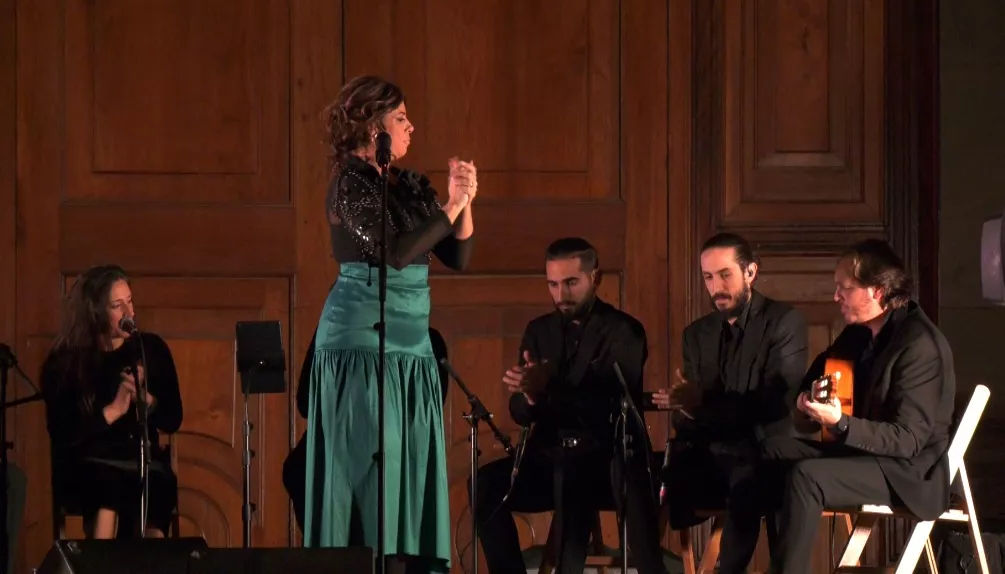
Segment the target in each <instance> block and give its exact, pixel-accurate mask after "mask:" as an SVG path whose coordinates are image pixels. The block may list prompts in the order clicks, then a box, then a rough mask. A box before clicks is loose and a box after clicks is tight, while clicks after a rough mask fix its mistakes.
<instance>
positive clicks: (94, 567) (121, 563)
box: [37, 538, 208, 574]
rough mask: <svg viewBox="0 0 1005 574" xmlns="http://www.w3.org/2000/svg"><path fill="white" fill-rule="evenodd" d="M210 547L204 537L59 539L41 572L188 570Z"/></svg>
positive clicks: (157, 573) (163, 573)
mask: <svg viewBox="0 0 1005 574" xmlns="http://www.w3.org/2000/svg"><path fill="white" fill-rule="evenodd" d="M207 549H208V546H207V545H206V541H205V540H203V539H202V538H146V539H139V540H57V541H56V542H55V543H54V544H53V545H52V548H51V549H50V550H49V553H48V554H46V555H45V558H44V559H43V560H42V565H41V566H39V567H38V570H37V572H38V574H98V573H101V574H118V573H120V572H121V573H122V574H187V571H188V568H189V559H190V558H191V557H192V556H193V555H198V554H199V553H201V552H205V551H206V550H207Z"/></svg>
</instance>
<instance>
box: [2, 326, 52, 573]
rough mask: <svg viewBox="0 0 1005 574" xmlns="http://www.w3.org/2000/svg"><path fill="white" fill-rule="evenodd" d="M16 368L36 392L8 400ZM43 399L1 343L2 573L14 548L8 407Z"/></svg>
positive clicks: (16, 372)
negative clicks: (10, 525) (9, 380)
mask: <svg viewBox="0 0 1005 574" xmlns="http://www.w3.org/2000/svg"><path fill="white" fill-rule="evenodd" d="M9 370H14V371H15V374H16V375H17V376H18V377H20V378H21V379H22V380H24V382H25V383H27V384H28V386H29V387H31V389H32V391H34V394H32V395H31V396H28V397H24V398H21V399H17V400H13V401H8V400H7V372H8V371H9ZM41 400H43V395H42V391H40V390H38V387H36V386H35V383H33V382H31V379H29V378H28V375H26V374H25V373H24V371H22V370H21V367H20V366H18V364H17V357H16V356H14V351H13V349H11V348H10V347H8V346H7V345H5V344H2V343H0V494H2V495H3V506H2V508H3V512H0V574H7V565H8V562H10V558H11V555H12V554H13V552H14V549H13V548H9V547H8V546H9V542H10V532H8V531H7V513H8V512H10V498H9V496H10V493H9V486H10V485H9V484H8V482H9V480H8V476H7V471H8V469H7V464H8V462H9V460H8V457H7V450H8V449H10V448H14V445H13V443H11V442H10V441H8V440H7V409H10V408H14V407H16V406H18V405H23V404H27V403H33V402H36V401H41Z"/></svg>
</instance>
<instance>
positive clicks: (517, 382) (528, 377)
mask: <svg viewBox="0 0 1005 574" xmlns="http://www.w3.org/2000/svg"><path fill="white" fill-rule="evenodd" d="M523 361H524V364H523V365H514V366H512V367H510V368H509V370H507V371H506V373H505V374H504V375H503V383H505V384H506V388H508V389H509V391H510V392H511V393H523V395H524V396H525V397H526V398H527V402H528V403H529V404H531V405H533V404H534V403H535V402H537V400H538V399H539V398H540V396H541V395H542V394H543V393H544V391H545V389H546V388H547V386H548V378H549V375H548V370H547V368H548V360H547V359H545V360H544V361H541V362H537V361H536V360H535V359H533V358H532V357H531V356H530V351H524V352H523Z"/></svg>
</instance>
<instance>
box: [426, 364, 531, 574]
mask: <svg viewBox="0 0 1005 574" xmlns="http://www.w3.org/2000/svg"><path fill="white" fill-rule="evenodd" d="M440 365H442V366H443V367H444V368H445V369H446V370H447V372H448V373H450V376H451V377H452V378H453V379H454V381H456V382H457V386H458V387H460V389H461V392H463V393H464V395H465V396H466V397H467V398H468V404H469V405H471V410H470V411H469V412H467V413H465V414H464V415H463V416H464V420H465V421H467V422H468V425H469V426H470V432H469V433H468V441H469V442H470V445H471V500H470V501H469V502H468V505H469V506H470V507H471V548H472V551H471V552H472V558H471V564H472V565H473V566H472V573H473V574H478V513H477V508H478V457H479V455H480V454H481V451H480V450H479V449H478V423H480V422H481V421H485V424H487V425H489V429H491V430H492V434H493V435H495V437H496V440H498V441H499V442H500V443H502V445H503V448H504V449H505V450H506V454H509V455H512V454H513V443H512V441H510V439H509V437H508V436H506V435H505V434H503V432H502V431H501V430H499V427H498V426H496V423H495V421H493V420H492V413H491V412H489V410H488V409H487V408H485V404H484V403H482V401H481V399H479V398H478V395H476V394H474V393H472V392H471V389H469V388H468V386H467V385H465V384H464V381H462V380H461V377H460V375H458V374H457V371H455V370H454V368H453V367H451V366H450V363H448V362H447V360H446V359H440Z"/></svg>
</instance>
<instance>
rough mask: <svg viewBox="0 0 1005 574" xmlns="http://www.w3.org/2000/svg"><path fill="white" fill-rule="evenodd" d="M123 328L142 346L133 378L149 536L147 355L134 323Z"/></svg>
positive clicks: (143, 526) (143, 533)
mask: <svg viewBox="0 0 1005 574" xmlns="http://www.w3.org/2000/svg"><path fill="white" fill-rule="evenodd" d="M123 326H125V327H126V328H124V329H123V330H124V331H126V332H128V333H129V335H130V338H132V337H135V338H136V343H137V344H138V345H139V347H140V358H139V360H138V361H133V365H132V370H133V379H134V380H135V381H136V419H137V423H138V424H139V427H140V429H139V430H140V458H139V463H140V538H146V537H147V511H148V509H149V508H150V428H149V425H148V421H149V416H150V409H149V408H148V407H147V383H146V381H147V375H148V373H147V372H146V371H147V357H146V350H145V349H144V348H143V339H142V337H141V336H140V331H139V329H137V328H136V327H135V325H133V324H126V323H125V322H124V324H123ZM140 365H142V366H143V376H142V377H141V376H140V369H139V367H140Z"/></svg>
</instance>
